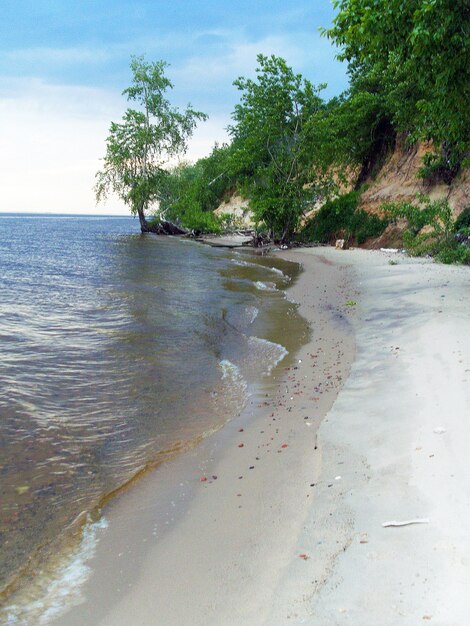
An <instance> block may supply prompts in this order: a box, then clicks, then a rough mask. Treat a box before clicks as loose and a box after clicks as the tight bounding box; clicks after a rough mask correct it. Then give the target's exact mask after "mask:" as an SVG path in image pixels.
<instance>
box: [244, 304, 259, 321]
mask: <svg viewBox="0 0 470 626" xmlns="http://www.w3.org/2000/svg"><path fill="white" fill-rule="evenodd" d="M245 313H246V315H247V319H248V324H253V322H254V321H255V319H256V318H257V317H258V313H259V309H257V308H256V307H255V306H247V307H246V308H245Z"/></svg>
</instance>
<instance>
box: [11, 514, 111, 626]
mask: <svg viewBox="0 0 470 626" xmlns="http://www.w3.org/2000/svg"><path fill="white" fill-rule="evenodd" d="M107 526H108V522H107V520H106V519H105V518H104V517H102V518H101V519H100V520H99V521H97V522H91V521H88V522H87V523H86V524H85V526H84V527H83V531H82V538H81V541H80V544H79V546H78V547H77V548H76V549H75V550H74V551H73V552H72V553H71V554H70V555H69V557H68V558H67V559H66V562H65V563H63V564H62V565H60V566H59V567H57V568H56V569H54V571H53V572H51V573H50V574H49V575H48V576H39V577H38V578H37V579H36V584H35V588H34V590H33V594H34V597H38V596H40V598H41V599H40V600H35V601H32V602H28V601H27V600H26V599H24V600H26V601H24V600H23V598H18V602H17V603H16V604H11V605H9V606H6V607H5V608H4V609H3V611H0V619H1V618H4V619H5V622H4V623H6V624H7V626H20V625H22V624H26V623H30V621H29V620H33V619H35V622H34V623H37V624H39V626H46V625H47V624H50V623H51V621H52V620H53V619H55V618H57V617H58V616H59V615H60V614H61V613H63V612H64V611H65V610H67V609H69V608H70V607H71V606H76V605H77V604H80V602H81V601H82V595H81V587H82V585H83V584H84V583H85V582H86V580H87V579H88V577H89V575H90V572H91V568H90V566H89V565H88V561H89V560H90V559H91V558H92V557H93V556H94V554H95V552H96V546H97V544H98V531H99V530H102V529H105V528H107ZM38 586H40V587H41V591H42V593H40V594H38V593H37V591H38ZM25 619H27V621H25Z"/></svg>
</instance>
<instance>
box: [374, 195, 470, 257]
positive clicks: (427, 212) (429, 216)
mask: <svg viewBox="0 0 470 626" xmlns="http://www.w3.org/2000/svg"><path fill="white" fill-rule="evenodd" d="M382 209H383V210H384V212H385V214H386V215H388V217H389V218H390V219H391V220H394V221H396V220H397V219H405V220H406V221H407V229H406V230H405V232H404V234H403V243H404V245H405V248H406V249H407V251H408V252H409V253H410V254H411V255H413V256H424V255H430V256H433V257H434V258H435V259H436V260H438V261H440V262H441V263H466V262H468V261H469V260H470V249H469V248H468V247H466V246H465V245H463V244H461V243H459V242H458V241H457V240H456V239H455V236H454V233H455V230H456V222H454V219H453V217H452V209H451V208H450V206H449V203H448V202H447V200H445V199H441V200H430V199H429V198H428V197H427V196H423V195H418V196H417V204H411V203H410V202H397V203H389V204H384V205H383V206H382ZM464 219H465V218H464Z"/></svg>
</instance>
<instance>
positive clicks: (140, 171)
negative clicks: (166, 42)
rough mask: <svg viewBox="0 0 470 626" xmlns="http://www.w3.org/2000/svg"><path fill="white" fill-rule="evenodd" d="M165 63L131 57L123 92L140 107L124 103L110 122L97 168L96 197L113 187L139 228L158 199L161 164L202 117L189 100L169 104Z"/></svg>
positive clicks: (184, 145) (146, 226) (181, 146)
mask: <svg viewBox="0 0 470 626" xmlns="http://www.w3.org/2000/svg"><path fill="white" fill-rule="evenodd" d="M167 66H168V64H167V63H165V62H164V61H157V62H155V63H147V62H145V60H144V58H143V57H132V60H131V70H132V75H133V76H132V86H131V87H128V88H127V89H125V90H124V91H123V95H126V96H127V99H128V101H132V102H135V103H136V104H137V105H138V106H139V109H138V110H135V109H130V108H128V109H127V110H126V112H125V113H124V116H123V118H122V121H121V123H116V122H112V123H111V127H110V130H109V135H108V138H107V140H106V156H105V157H104V159H103V161H104V164H103V168H102V170H100V171H99V172H98V173H97V174H96V179H97V181H96V186H95V192H96V198H97V201H98V202H99V201H100V200H102V199H104V198H105V197H106V196H107V194H108V193H109V192H114V193H117V195H118V196H119V197H120V198H121V199H122V200H123V201H124V202H125V203H126V204H127V205H129V206H130V209H131V212H132V213H133V214H134V215H136V214H137V215H138V216H139V221H140V227H141V230H142V232H147V231H149V230H150V226H149V224H148V223H147V220H146V218H145V213H146V211H147V210H148V209H149V208H150V206H151V205H152V204H153V203H155V202H156V201H158V199H159V196H160V189H161V187H162V185H163V180H164V179H165V177H166V176H167V172H166V170H165V167H164V166H165V165H166V164H168V162H169V161H170V160H171V159H172V158H174V157H176V156H178V155H180V154H183V153H184V152H185V151H186V149H187V142H188V139H189V138H190V137H191V135H192V133H193V131H194V128H195V127H196V123H197V121H198V120H205V119H207V116H206V115H205V114H204V113H201V112H200V111H195V110H194V109H193V108H192V107H191V105H188V107H187V108H186V110H185V111H184V112H180V111H179V110H178V109H176V108H173V107H172V106H171V104H170V102H169V101H168V100H167V99H166V98H165V92H166V91H167V90H168V89H172V88H173V85H172V83H171V82H170V80H169V79H168V78H167V77H166V76H165V68H166V67H167Z"/></svg>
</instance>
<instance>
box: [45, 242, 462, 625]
mask: <svg viewBox="0 0 470 626" xmlns="http://www.w3.org/2000/svg"><path fill="white" fill-rule="evenodd" d="M282 256H284V257H286V258H289V259H292V260H297V261H300V262H302V263H303V265H304V268H305V270H306V271H305V272H304V273H303V274H302V276H301V277H300V279H299V281H298V282H297V283H296V285H294V286H293V288H292V289H291V290H290V292H289V297H291V298H292V299H295V300H296V301H298V302H300V311H301V313H302V314H303V315H304V316H305V317H306V318H307V319H309V320H310V321H312V324H313V332H312V339H311V342H310V343H309V344H308V345H307V346H305V347H304V348H303V349H302V350H301V352H300V353H299V355H298V356H297V363H296V365H295V368H296V369H293V368H292V369H290V370H289V371H286V370H283V369H282V368H279V369H278V372H277V374H276V380H275V383H276V386H277V389H275V388H273V391H272V393H270V394H269V398H266V400H265V402H266V405H264V406H251V407H248V410H247V411H246V412H245V413H244V414H243V415H242V416H241V417H240V418H238V419H237V420H234V421H233V422H231V423H230V424H228V425H227V426H226V427H225V428H224V429H222V431H219V432H218V433H216V434H215V435H213V436H211V437H209V438H207V439H206V440H205V441H204V442H203V443H202V444H201V445H199V446H198V447H197V448H196V449H194V450H193V451H191V452H190V453H188V454H186V455H183V456H181V457H180V458H178V459H175V460H173V461H171V462H169V463H167V464H165V465H164V466H163V467H161V468H160V469H158V470H157V471H156V472H155V473H154V474H152V475H149V476H147V477H146V478H145V479H143V480H142V481H141V482H140V483H139V484H138V485H137V486H136V487H134V488H133V489H132V490H131V491H129V492H128V493H127V494H124V496H122V497H120V498H119V499H117V500H116V501H114V502H113V503H112V504H111V506H110V507H109V509H108V510H107V511H106V517H107V519H108V521H109V528H108V529H107V530H106V531H105V532H104V533H103V535H102V537H101V541H100V544H99V546H98V551H97V555H96V557H95V559H93V561H92V562H91V566H92V570H93V571H92V576H91V577H90V579H89V582H88V583H87V584H86V585H85V587H84V589H83V596H84V602H83V603H82V604H80V605H79V606H76V607H75V608H74V609H72V610H71V611H69V612H68V613H67V614H66V615H64V616H63V617H62V618H60V619H57V620H56V621H55V622H51V623H54V624H56V625H58V624H61V625H67V626H75V625H80V626H83V625H93V626H94V625H98V624H99V625H101V626H105V625H106V626H121V625H122V626H140V625H142V626H143V625H145V626H150V625H152V626H153V625H156V626H158V625H162V626H180V625H181V626H199V625H201V626H202V625H204V626H210V625H213V626H232V625H233V626H245V625H247V626H248V625H256V626H258V625H268V626H277V625H279V626H281V625H284V624H286V625H287V624H309V625H315V626H329V625H336V624H338V625H341V626H343V625H355V626H356V625H357V626H369V625H371V626H372V625H373V626H388V625H390V626H392V625H393V626H395V625H410V626H411V625H416V624H421V623H428V622H429V623H432V624H439V625H441V626H454V625H455V626H462V625H464V624H467V623H468V619H469V617H468V616H469V615H470V592H469V590H470V538H469V537H470V535H469V533H468V526H469V523H470V495H469V494H470V471H469V466H470V454H469V452H470V420H469V417H470V416H469V413H470V363H469V354H470V298H469V278H470V273H469V271H468V268H467V269H466V268H456V267H444V266H438V265H435V264H431V263H428V262H426V261H415V260H410V259H407V258H405V257H402V256H401V255H387V254H384V253H380V252H367V251H361V250H351V251H336V250H333V249H329V248H328V249H325V248H321V249H310V250H302V251H291V252H286V253H282ZM389 259H393V260H394V261H395V260H396V261H397V262H398V264H396V265H390V264H389ZM349 300H352V301H356V302H357V304H356V305H353V306H346V302H347V301H349ZM351 327H354V329H355V341H356V357H355V359H354V358H353V357H354V341H353V332H352V330H351ZM351 363H352V366H351ZM349 370H350V371H349ZM348 373H349V375H348ZM341 387H342V388H341ZM340 388H341V391H340V393H339V396H337V392H338V390H339V389H340ZM258 404H262V402H258ZM305 418H307V419H305ZM240 429H243V430H242V431H241V430H240ZM240 444H243V447H239V445H240ZM250 468H252V469H250ZM201 477H206V478H207V480H206V481H203V482H201V481H200V478H201ZM215 477H216V478H215ZM413 518H428V519H429V523H425V524H419V525H410V526H403V527H401V528H383V527H382V523H383V522H385V521H388V520H397V521H404V520H410V519H413Z"/></svg>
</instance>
